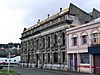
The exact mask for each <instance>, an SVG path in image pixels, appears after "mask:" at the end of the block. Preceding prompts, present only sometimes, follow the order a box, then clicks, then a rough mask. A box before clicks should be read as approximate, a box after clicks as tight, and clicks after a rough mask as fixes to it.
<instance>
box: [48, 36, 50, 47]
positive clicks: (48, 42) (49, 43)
mask: <svg viewBox="0 0 100 75" xmlns="http://www.w3.org/2000/svg"><path fill="white" fill-rule="evenodd" d="M47 48H50V37H49V36H47Z"/></svg>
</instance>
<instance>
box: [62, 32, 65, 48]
mask: <svg viewBox="0 0 100 75" xmlns="http://www.w3.org/2000/svg"><path fill="white" fill-rule="evenodd" d="M62 39H63V46H64V45H65V33H64V32H63V33H62Z"/></svg>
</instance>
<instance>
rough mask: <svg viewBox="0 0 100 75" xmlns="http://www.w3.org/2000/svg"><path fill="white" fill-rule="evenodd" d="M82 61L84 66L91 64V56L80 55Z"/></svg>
mask: <svg viewBox="0 0 100 75" xmlns="http://www.w3.org/2000/svg"><path fill="white" fill-rule="evenodd" d="M80 60H81V63H83V64H89V54H86V53H84V54H80Z"/></svg>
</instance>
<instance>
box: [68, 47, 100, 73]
mask: <svg viewBox="0 0 100 75" xmlns="http://www.w3.org/2000/svg"><path fill="white" fill-rule="evenodd" d="M67 66H68V68H67V70H69V71H77V72H86V73H96V74H98V73H99V74H100V47H98V48H97V47H95V48H94V47H90V48H88V52H82V53H70V52H69V53H67Z"/></svg>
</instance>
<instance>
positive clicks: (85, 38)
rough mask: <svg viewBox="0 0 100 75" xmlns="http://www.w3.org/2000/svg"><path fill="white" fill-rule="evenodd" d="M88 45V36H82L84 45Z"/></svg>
mask: <svg viewBox="0 0 100 75" xmlns="http://www.w3.org/2000/svg"><path fill="white" fill-rule="evenodd" d="M86 43H87V36H86V35H84V36H82V44H86Z"/></svg>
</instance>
